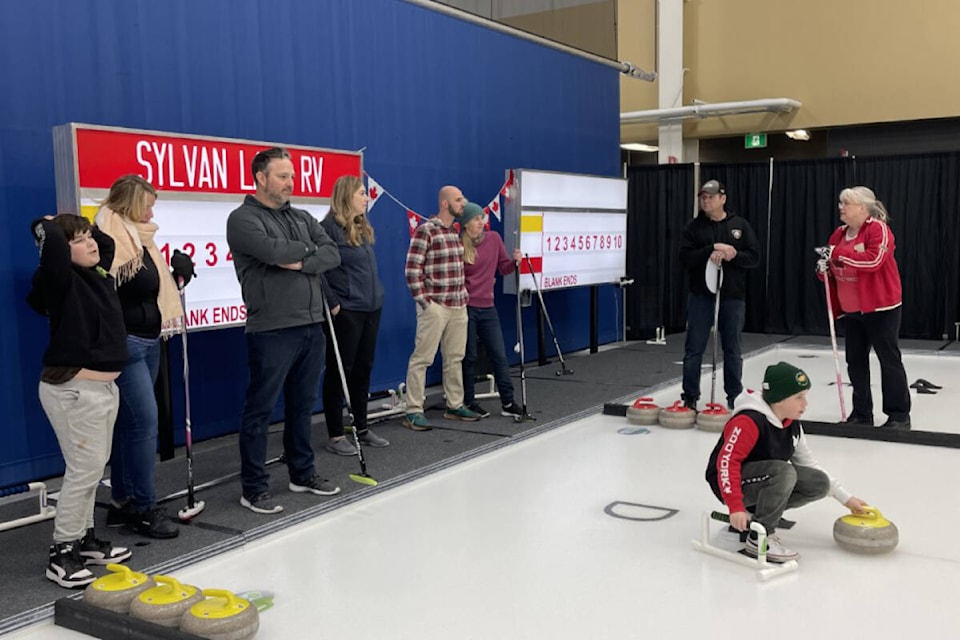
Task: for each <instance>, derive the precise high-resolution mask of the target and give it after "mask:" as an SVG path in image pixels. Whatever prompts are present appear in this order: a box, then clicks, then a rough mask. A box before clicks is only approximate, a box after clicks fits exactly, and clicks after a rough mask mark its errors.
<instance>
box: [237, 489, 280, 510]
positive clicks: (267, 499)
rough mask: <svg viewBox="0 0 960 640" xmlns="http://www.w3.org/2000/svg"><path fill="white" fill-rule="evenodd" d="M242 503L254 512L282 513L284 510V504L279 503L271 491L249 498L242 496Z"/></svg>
mask: <svg viewBox="0 0 960 640" xmlns="http://www.w3.org/2000/svg"><path fill="white" fill-rule="evenodd" d="M240 504H241V506H244V507H246V508H247V509H250V511H253V512H254V513H280V512H281V511H283V505H280V504H277V503H276V502H275V501H274V499H273V496H272V495H271V494H270V492H269V491H265V492H264V493H261V494H260V495H258V496H252V497H249V498H248V497H247V496H240Z"/></svg>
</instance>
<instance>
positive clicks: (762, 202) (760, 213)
mask: <svg viewBox="0 0 960 640" xmlns="http://www.w3.org/2000/svg"><path fill="white" fill-rule="evenodd" d="M711 179H715V180H719V181H720V182H721V183H722V184H723V186H724V187H725V188H726V190H727V203H726V205H725V206H724V208H725V209H726V210H727V211H732V212H733V213H736V214H737V215H738V216H742V217H743V218H745V219H746V221H747V222H749V223H750V226H751V227H753V231H754V233H756V234H757V240H759V241H760V266H759V267H757V268H756V269H754V270H753V271H751V272H750V273H748V274H747V308H746V317H745V319H744V324H743V330H744V331H747V332H751V333H766V327H765V324H764V316H765V313H764V311H765V308H766V305H767V301H766V291H765V280H764V278H765V272H766V268H767V261H768V260H769V255H768V253H769V252H768V251H767V243H766V237H767V209H768V205H769V202H770V199H769V192H770V162H769V161H767V162H746V163H733V164H715V163H704V164H702V165H701V166H700V182H701V183H703V182H706V181H707V180H711Z"/></svg>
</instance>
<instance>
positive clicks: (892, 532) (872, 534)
mask: <svg viewBox="0 0 960 640" xmlns="http://www.w3.org/2000/svg"><path fill="white" fill-rule="evenodd" d="M863 509H864V511H866V513H864V514H855V513H851V514H849V515H846V516H843V517H842V518H837V521H836V522H834V523H833V539H834V540H836V541H837V544H839V545H840V547H841V548H843V549H846V550H847V551H853V552H854V553H863V554H874V555H875V554H880V553H888V552H890V551H893V550H894V549H895V548H896V547H897V543H898V542H900V532H899V531H898V530H897V525H895V524H893V523H892V522H890V521H889V520H887V519H886V518H884V517H883V515H881V513H880V511H879V510H878V509H876V508H875V507H864V508H863Z"/></svg>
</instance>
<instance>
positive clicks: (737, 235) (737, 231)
mask: <svg viewBox="0 0 960 640" xmlns="http://www.w3.org/2000/svg"><path fill="white" fill-rule="evenodd" d="M730 235H732V236H733V239H734V240H739V239H740V236H742V235H743V231H740V229H734V230H733V231H731V232H730Z"/></svg>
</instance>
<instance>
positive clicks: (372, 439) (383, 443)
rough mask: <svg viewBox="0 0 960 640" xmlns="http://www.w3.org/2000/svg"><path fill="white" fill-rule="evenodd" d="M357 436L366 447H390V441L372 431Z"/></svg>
mask: <svg viewBox="0 0 960 640" xmlns="http://www.w3.org/2000/svg"><path fill="white" fill-rule="evenodd" d="M357 435H358V436H359V437H360V442H362V443H363V445H364V446H367V447H373V448H375V449H376V448H379V447H387V446H390V441H389V440H387V439H386V438H381V437H380V436H378V435H377V434H375V433H374V432H373V431H370V429H367V430H365V431H361V432H360V433H359V434H357Z"/></svg>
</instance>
